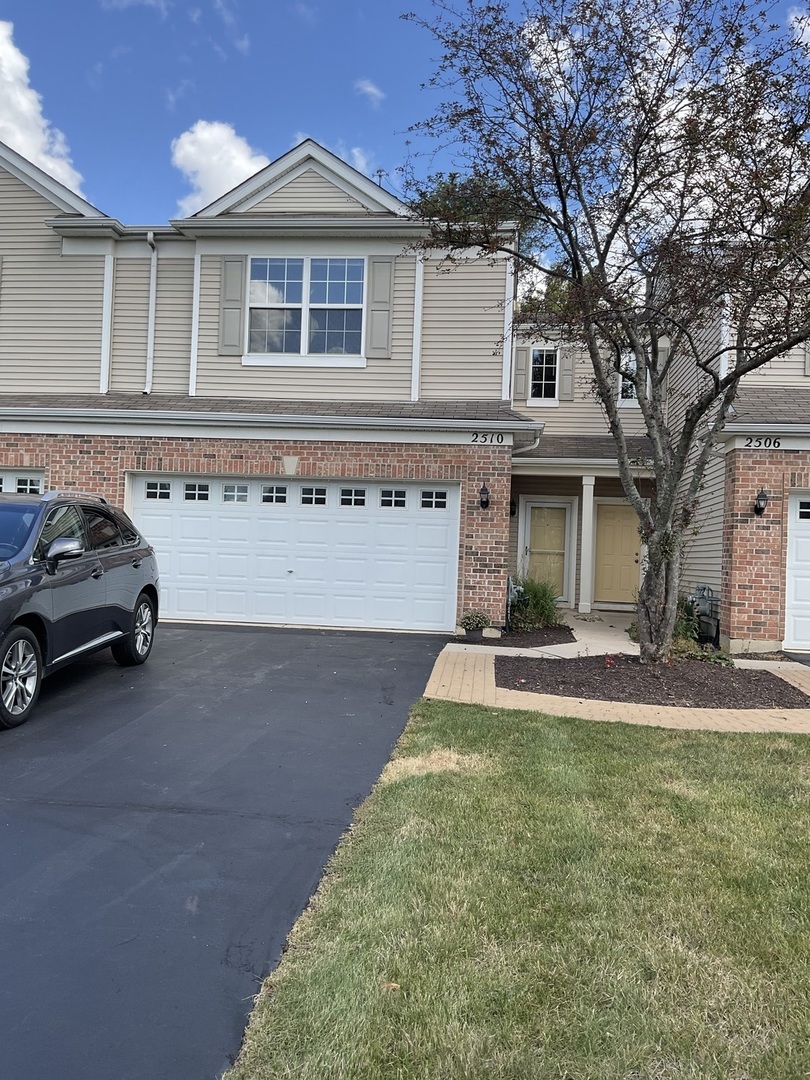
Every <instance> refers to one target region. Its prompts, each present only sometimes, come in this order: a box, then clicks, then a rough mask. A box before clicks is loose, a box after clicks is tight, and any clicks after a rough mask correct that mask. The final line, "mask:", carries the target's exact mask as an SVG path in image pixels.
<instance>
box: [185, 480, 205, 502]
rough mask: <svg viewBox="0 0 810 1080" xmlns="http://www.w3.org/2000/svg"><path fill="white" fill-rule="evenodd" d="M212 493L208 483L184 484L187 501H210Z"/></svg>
mask: <svg viewBox="0 0 810 1080" xmlns="http://www.w3.org/2000/svg"><path fill="white" fill-rule="evenodd" d="M210 494H211V491H210V488H209V485H208V484H185V485H184V486H183V498H184V499H185V501H186V502H208V500H209V498H210Z"/></svg>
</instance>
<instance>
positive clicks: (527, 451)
mask: <svg viewBox="0 0 810 1080" xmlns="http://www.w3.org/2000/svg"><path fill="white" fill-rule="evenodd" d="M542 436H543V432H542V429H541V431H540V434H539V435H538V436H537V438H536V439H535V440H534V442H533V443H531V444H530V445H529V446H519V447H518V448H517V450H513V451H512V457H517V456H518V454H530V453H531V452H532V450H536V449H537V447H538V446H539V445H540V439H541V438H542Z"/></svg>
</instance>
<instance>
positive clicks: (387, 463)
mask: <svg viewBox="0 0 810 1080" xmlns="http://www.w3.org/2000/svg"><path fill="white" fill-rule="evenodd" d="M285 458H296V459H297V464H296V467H295V473H294V475H295V476H296V477H299V478H312V479H323V480H327V479H343V478H346V479H349V478H352V479H366V480H372V479H374V480H379V479H385V480H416V481H419V480H424V481H456V482H459V483H460V484H461V522H460V536H459V577H458V611H457V617H460V616H461V615H462V614H463V612H464V611H466V610H468V609H469V608H479V609H481V610H483V611H485V612H486V613H487V615H488V616H489V617H490V619H491V621H492V622H493V623H494V624H495V625H498V626H501V625H503V623H504V620H505V615H506V611H505V608H506V578H507V573H508V571H507V565H508V557H509V489H510V477H511V447H509V446H506V445H501V446H498V445H492V446H489V445H487V446H479V445H476V446H474V447H473V446H468V445H437V444H433V445H431V444H426V443H418V444H417V443H382V442H381V443H362V442H338V441H335V442H315V441H307V440H300V441H298V440H296V441H284V442H272V441H269V440H259V439H216V438H206V439H203V438H182V437H176V438H163V437H148V438H147V437H144V436H129V435H127V436H117V435H24V434H17V435H9V434H4V435H2V436H0V468H28V469H43V470H44V471H45V484H46V487H48V488H66V489H70V490H76V491H88V492H95V493H97V494H99V495H103V496H105V498H107V499H109V500H110V501H111V502H113V503H115V504H116V505H118V506H124V505H125V502H126V494H127V493H126V477H127V475H128V474H132V473H160V472H165V473H180V474H194V473H200V474H209V475H214V476H250V477H268V478H270V477H274V476H289V475H291V474H290V473H285V472H284V468H285V463H284V459H285ZM482 483H486V486H487V487H488V488H489V490H490V492H491V495H490V506H489V509H487V510H482V509H481V506H480V500H479V490H480V488H481V485H482Z"/></svg>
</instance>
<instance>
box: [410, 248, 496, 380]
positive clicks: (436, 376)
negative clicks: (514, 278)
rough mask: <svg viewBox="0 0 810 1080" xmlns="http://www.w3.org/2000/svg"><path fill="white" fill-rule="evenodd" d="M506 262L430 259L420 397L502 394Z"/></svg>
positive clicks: (426, 271) (424, 304) (425, 288)
mask: <svg viewBox="0 0 810 1080" xmlns="http://www.w3.org/2000/svg"><path fill="white" fill-rule="evenodd" d="M505 296H506V262H505V261H503V260H498V261H497V262H496V263H494V264H489V263H487V262H486V261H484V260H478V261H470V262H462V263H458V264H456V265H455V266H452V267H450V268H448V266H447V264H446V263H439V262H438V261H437V260H426V261H425V271H424V301H423V308H422V364H421V390H420V395H419V396H420V397H421V398H424V399H434V400H435V399H444V398H449V399H452V398H466V399H469V400H475V399H478V400H490V401H491V400H500V399H501V396H502V392H503V391H502V378H503V326H504V299H505Z"/></svg>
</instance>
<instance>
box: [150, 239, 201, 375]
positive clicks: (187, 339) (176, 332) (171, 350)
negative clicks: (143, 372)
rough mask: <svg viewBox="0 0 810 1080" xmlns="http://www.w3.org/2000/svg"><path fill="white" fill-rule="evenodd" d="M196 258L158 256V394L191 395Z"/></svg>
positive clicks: (156, 354) (155, 372) (156, 367)
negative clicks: (190, 368)
mask: <svg viewBox="0 0 810 1080" xmlns="http://www.w3.org/2000/svg"><path fill="white" fill-rule="evenodd" d="M193 299H194V260H193V259H165V258H160V259H158V270H157V303H156V306H155V365H154V375H153V379H152V390H153V391H154V393H156V394H187V393H188V378H189V365H190V362H191V311H192V303H193Z"/></svg>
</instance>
